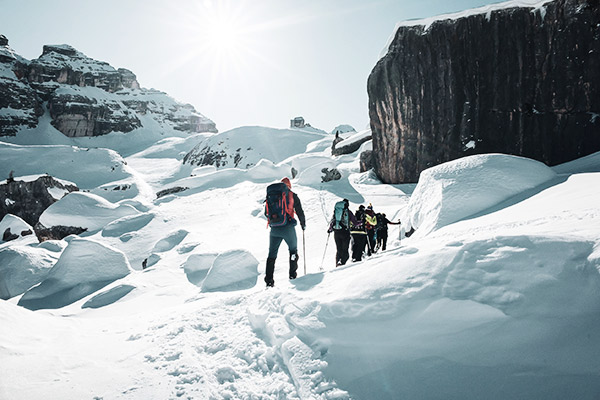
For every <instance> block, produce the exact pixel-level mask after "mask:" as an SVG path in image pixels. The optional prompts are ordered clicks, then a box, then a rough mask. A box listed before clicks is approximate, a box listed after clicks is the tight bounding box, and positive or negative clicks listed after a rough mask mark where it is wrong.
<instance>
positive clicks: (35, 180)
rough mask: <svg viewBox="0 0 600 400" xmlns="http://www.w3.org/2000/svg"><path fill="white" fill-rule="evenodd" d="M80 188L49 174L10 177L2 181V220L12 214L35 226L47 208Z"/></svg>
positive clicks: (0, 205) (0, 183) (0, 187)
mask: <svg viewBox="0 0 600 400" xmlns="http://www.w3.org/2000/svg"><path fill="white" fill-rule="evenodd" d="M78 190H79V188H78V187H77V186H75V185H74V184H71V183H70V182H66V181H60V180H58V179H54V178H53V177H51V176H49V175H42V176H39V177H36V176H32V177H24V178H16V179H13V178H9V179H7V180H5V181H4V182H0V220H1V219H2V218H4V216H5V215H6V214H12V215H16V216H18V217H20V218H21V219H23V220H24V221H25V222H27V223H28V224H29V225H31V226H35V225H36V224H37V222H38V220H39V219H40V215H42V213H43V212H44V210H46V208H48V207H50V205H52V204H53V203H55V202H57V201H58V200H60V199H61V198H62V197H63V196H64V195H65V194H67V193H71V192H74V191H78Z"/></svg>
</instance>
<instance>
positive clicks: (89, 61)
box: [0, 35, 217, 138]
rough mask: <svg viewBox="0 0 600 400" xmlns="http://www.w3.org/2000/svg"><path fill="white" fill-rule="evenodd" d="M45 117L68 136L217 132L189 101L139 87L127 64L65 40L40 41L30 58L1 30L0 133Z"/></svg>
mask: <svg viewBox="0 0 600 400" xmlns="http://www.w3.org/2000/svg"><path fill="white" fill-rule="evenodd" d="M46 115H47V116H48V118H46V119H44V116H46ZM46 120H47V121H48V122H46ZM44 123H49V124H50V125H51V126H52V127H53V128H55V129H56V130H58V131H60V132H61V133H62V134H63V135H65V136H67V137H71V138H77V137H93V136H101V135H105V134H108V133H111V132H123V133H127V132H131V131H134V130H136V129H140V128H142V129H143V128H146V129H152V130H154V131H161V134H163V135H164V134H165V133H166V134H167V136H170V135H169V133H170V132H171V133H175V134H176V133H177V132H179V136H180V135H181V133H185V132H188V133H197V132H217V128H216V125H215V123H214V122H213V121H211V120H210V119H209V118H207V117H205V116H204V115H202V114H200V113H199V112H198V111H196V109H195V108H194V107H193V106H192V105H190V104H183V103H180V102H178V101H176V100H174V99H173V98H171V97H169V96H168V95H167V94H166V93H164V92H160V91H158V90H155V89H144V88H141V87H140V84H139V83H138V81H137V79H136V75H135V74H134V73H133V72H131V71H129V70H127V69H124V68H119V69H115V68H113V67H112V66H111V65H109V64H108V63H106V62H103V61H98V60H94V59H93V58H90V57H87V56H86V55H85V54H83V53H81V52H79V51H78V50H76V49H74V48H73V47H71V46H69V45H64V44H63V45H47V46H44V47H43V51H42V55H41V56H40V57H38V58H37V59H35V60H31V61H29V60H27V59H25V58H23V57H21V56H20V55H19V54H17V53H16V52H15V51H14V50H13V49H12V48H10V47H9V45H8V39H7V38H6V37H5V36H3V35H0V138H1V137H7V136H16V135H18V134H19V132H21V131H23V130H27V129H32V128H36V127H39V125H40V124H44Z"/></svg>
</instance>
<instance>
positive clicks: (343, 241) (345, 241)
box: [327, 199, 358, 267]
mask: <svg viewBox="0 0 600 400" xmlns="http://www.w3.org/2000/svg"><path fill="white" fill-rule="evenodd" d="M349 204H350V203H349V201H348V199H344V200H341V201H338V202H337V203H335V207H334V209H333V216H332V217H331V222H330V223H329V229H328V230H327V233H331V232H333V238H334V239H335V247H336V249H337V251H336V253H335V266H336V267H337V266H339V265H344V264H346V261H348V258H349V257H350V255H349V254H348V247H349V246H350V226H351V225H353V224H354V225H358V221H357V220H356V218H355V217H354V214H352V211H350V209H349V208H348V205H349Z"/></svg>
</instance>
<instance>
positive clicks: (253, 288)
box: [0, 130, 600, 400]
mask: <svg viewBox="0 0 600 400" xmlns="http://www.w3.org/2000/svg"><path fill="white" fill-rule="evenodd" d="M263 131H266V130H263ZM241 136H242V135H237V136H236V137H235V138H231V139H230V143H229V148H231V149H234V150H235V149H236V148H239V147H243V144H242V143H243V140H242V139H239V140H240V142H236V140H238V138H239V137H241ZM244 140H245V139H244ZM289 140H291V141H292V142H293V143H292V144H291V146H292V148H294V149H296V152H297V153H296V154H290V155H289V156H288V155H284V156H281V158H278V159H276V160H263V161H260V162H258V160H257V162H256V165H254V166H253V167H250V168H248V169H246V168H244V169H237V168H220V169H215V168H214V167H201V168H194V167H193V166H190V165H181V163H180V159H181V158H180V157H181V148H180V147H179V145H180V144H181V143H180V142H179V141H178V140H166V141H164V142H162V143H160V144H157V145H156V146H153V147H151V148H149V149H148V150H147V151H145V152H142V153H138V154H135V155H133V156H130V157H126V158H125V161H126V162H127V166H126V167H127V168H128V171H130V172H129V174H130V175H131V176H135V177H136V179H138V180H140V181H142V182H144V183H145V185H146V186H147V187H149V188H150V189H149V190H147V191H140V192H139V193H138V194H136V195H135V196H134V197H132V198H126V199H120V200H119V199H114V200H111V202H112V203H113V205H109V206H107V207H108V208H109V209H112V207H113V206H115V205H121V206H122V205H128V204H129V205H133V206H134V207H135V208H136V210H137V211H138V213H136V214H133V215H125V216H122V217H119V216H116V217H115V220H113V221H110V222H109V220H110V219H111V218H108V219H106V220H104V219H102V220H101V218H97V219H95V218H94V216H96V215H100V214H98V210H99V207H101V205H102V204H103V203H102V202H101V201H97V202H95V203H93V204H91V203H88V202H83V201H82V202H79V204H78V206H79V207H82V209H83V208H86V207H87V210H88V213H87V214H88V217H89V218H93V219H95V220H96V221H97V222H98V224H99V226H98V227H96V231H94V232H89V233H84V234H82V235H81V236H83V238H82V239H72V238H66V239H68V240H63V241H58V242H55V243H48V242H44V243H48V244H45V245H44V244H31V245H29V246H30V248H31V249H34V248H37V247H41V246H42V245H44V247H43V249H45V250H47V251H52V257H51V258H52V260H56V259H59V261H52V262H53V263H55V265H56V271H54V272H52V270H50V272H48V270H47V269H46V270H44V271H45V272H46V273H48V276H49V277H52V276H54V277H59V278H60V279H57V280H56V282H52V281H48V280H44V281H43V282H42V284H40V285H39V286H35V287H34V288H33V289H32V291H33V292H34V293H35V292H38V293H40V292H43V294H49V295H50V296H53V297H52V299H58V300H61V301H66V300H69V301H73V302H72V303H71V304H69V305H66V306H64V307H61V308H56V309H46V310H38V311H30V310H28V309H25V308H23V307H21V306H18V305H17V303H18V302H19V300H20V299H21V298H26V296H32V297H34V294H30V295H27V294H25V295H23V296H22V297H21V296H20V295H18V296H14V297H12V298H10V299H9V300H6V301H0V337H2V342H1V343H0V357H1V359H2V363H0V398H10V399H17V400H18V399H31V398H41V397H52V398H61V399H81V398H104V399H109V398H110V399H146V398H157V399H158V398H160V399H167V398H191V399H211V398H214V399H226V398H264V399H284V398H285V399H344V398H353V399H384V398H407V399H424V398H444V399H481V398H485V399H507V398H527V399H565V398H577V399H590V400H592V399H597V398H598V396H599V395H600V382H599V381H598V379H597V373H598V370H599V368H600V361H599V360H600V357H599V356H600V340H598V339H597V335H596V332H597V331H598V330H599V329H600V322H599V321H598V318H597V315H598V312H599V311H600V241H599V239H598V232H599V231H600V208H599V207H598V205H597V199H598V198H599V195H600V174H599V173H597V172H587V171H592V170H594V168H595V167H598V166H600V164H597V165H596V166H594V165H592V164H593V162H592V161H590V160H592V158H588V159H586V160H585V161H582V163H581V164H577V163H574V164H571V165H569V166H568V171H562V172H560V168H558V167H557V168H555V169H554V171H555V173H557V174H558V175H555V174H554V172H552V171H549V170H547V169H545V168H543V171H541V169H540V168H539V166H538V165H537V164H536V165H533V164H532V163H530V162H529V161H528V160H523V159H518V158H515V157H510V156H502V155H495V156H493V157H489V159H488V160H486V162H481V160H475V159H473V160H471V161H469V160H465V162H464V163H457V164H454V165H450V166H448V169H447V170H446V172H447V173H446V174H435V173H432V174H430V179H424V180H423V181H421V182H419V184H418V185H417V187H416V188H415V185H383V184H380V183H379V182H378V181H377V179H376V178H374V176H373V175H372V174H371V173H370V172H367V173H359V172H358V154H359V152H360V150H359V151H357V152H355V153H353V154H349V155H344V156H340V157H332V156H331V155H330V151H331V150H330V149H331V144H332V140H333V137H331V136H325V137H317V138H315V141H314V142H313V143H310V144H308V145H307V144H306V138H305V137H304V136H303V135H302V134H299V135H298V137H297V142H294V140H296V137H294V136H290V138H289ZM265 143H269V142H268V141H267V140H264V141H260V140H257V141H256V142H255V144H254V147H253V148H254V149H255V151H256V153H257V154H258V153H261V154H271V153H268V152H269V151H270V149H268V148H262V146H267V145H266V144H265ZM367 145H368V143H365V144H363V146H367ZM236 146H237V147H236ZM7 148H8V149H11V148H14V149H15V151H19V149H20V147H19V146H17V147H7ZM305 149H308V150H307V151H306V152H305ZM7 151H8V150H7ZM261 158H262V157H261ZM490 160H491V161H490ZM595 160H597V158H595ZM473 165H478V166H481V168H473ZM325 166H327V167H335V168H337V169H338V170H339V171H341V176H342V178H341V179H340V180H338V181H332V182H326V183H323V182H321V169H322V168H323V167H325ZM498 166H502V168H498ZM292 167H294V169H295V170H296V172H297V175H296V178H295V179H292V189H293V190H294V191H295V192H296V193H297V194H298V195H299V197H300V199H301V201H302V205H303V208H304V211H305V214H306V217H307V228H306V231H304V232H302V231H301V230H300V229H297V233H298V239H299V249H300V253H301V258H300V270H299V272H300V274H299V277H298V278H297V279H295V280H293V281H289V280H288V276H287V275H288V271H287V248H286V246H285V244H283V245H282V248H281V249H280V252H279V257H278V259H277V263H276V269H275V287H274V288H272V289H268V290H267V289H265V288H264V286H265V285H264V282H263V279H262V278H263V274H264V268H265V260H266V257H267V250H268V232H269V231H268V229H267V228H266V220H265V218H264V217H263V200H264V197H265V188H266V186H267V184H268V183H271V182H274V181H278V180H279V179H281V178H282V177H283V176H284V175H287V176H289V177H290V178H291V168H292ZM488 167H489V168H488ZM578 168H579V169H578ZM502 171H511V173H512V180H513V181H514V182H515V185H513V186H512V187H511V185H510V182H508V184H507V185H506V186H503V189H504V190H497V191H494V192H493V193H492V195H487V194H488V193H487V192H486V195H487V196H486V199H487V200H486V202H485V204H483V203H482V202H481V201H478V200H477V198H476V196H478V194H480V193H481V192H482V191H490V190H491V189H490V187H489V183H488V181H487V180H486V179H484V177H485V176H487V175H485V174H486V173H487V172H489V173H490V174H492V175H493V176H494V177H496V178H498V177H500V178H501V177H503V176H505V175H504V174H502V173H500V172H502ZM535 171H538V172H539V173H535ZM192 173H193V174H194V175H195V176H189V175H190V174H192ZM73 175H74V176H72V177H71V179H69V180H72V181H74V182H76V183H78V184H80V183H79V182H78V181H77V180H78V179H80V180H81V177H78V176H76V174H73ZM532 176H533V177H532ZM540 176H543V177H546V178H548V179H549V180H548V179H540V178H539V177H540ZM73 178H75V179H73ZM534 178H535V179H538V180H535V179H534ZM95 179H96V181H97V182H98V185H104V184H107V183H110V182H109V181H110V178H108V179H100V178H99V177H97V178H95ZM533 180H535V182H533V183H534V184H538V183H542V185H538V186H535V185H534V186H535V187H533V188H532V185H528V184H523V183H532V181H533ZM88 182H89V180H88ZM502 182H505V183H506V180H503V181H502ZM517 183H518V184H517ZM176 185H179V186H184V185H187V187H189V189H188V190H185V191H182V192H179V193H173V194H170V195H167V196H165V197H161V198H160V199H156V196H155V194H154V193H155V192H157V191H159V190H162V189H166V188H169V187H172V186H176ZM439 187H442V188H443V189H444V188H445V190H441V191H440V190H438V189H437V188H439ZM90 189H91V190H95V189H93V188H92V187H90ZM413 190H414V192H415V193H438V195H439V196H438V197H434V196H430V197H426V198H425V199H424V203H423V207H424V208H425V207H429V209H430V210H433V209H435V205H436V204H437V205H438V211H439V210H442V211H443V213H441V214H440V213H438V214H435V213H429V214H428V215H431V216H433V215H434V214H435V215H438V216H439V215H442V214H443V216H444V224H438V225H436V229H435V230H433V231H430V232H429V233H427V234H425V233H424V232H425V231H424V230H423V231H421V230H420V229H417V232H418V233H416V234H415V235H413V236H411V237H410V238H405V237H404V236H403V235H401V233H402V232H399V229H398V227H396V226H390V228H389V236H390V240H389V243H388V250H386V251H385V252H378V253H376V254H374V255H373V256H371V257H367V258H365V259H364V261H362V262H358V263H352V262H350V263H348V264H347V265H345V266H342V267H338V268H336V267H335V266H334V265H335V244H334V241H333V237H328V235H327V232H326V230H327V226H328V222H329V218H330V216H331V212H332V210H333V205H334V204H335V202H336V201H338V200H339V199H340V198H342V197H345V198H348V199H349V200H350V203H351V209H353V210H354V209H356V207H358V205H359V204H365V205H368V204H369V203H372V205H373V207H374V209H375V210H376V211H378V212H384V213H386V215H387V217H388V218H389V219H390V220H397V219H398V218H400V217H401V216H403V215H410V213H409V201H410V195H411V193H412V192H413ZM459 193H468V194H469V196H466V198H464V199H462V200H461V201H462V202H463V203H466V205H465V206H464V207H456V202H457V199H459V196H458V194H459ZM69 196H73V195H68V196H67V197H69ZM76 197H77V196H74V197H72V199H75V198H76ZM88 197H89V198H92V199H93V198H94V197H93V196H88ZM425 200H427V202H425ZM434 200H435V201H434ZM447 202H450V203H449V204H450V206H449V207H446V205H448V203H447ZM55 204H56V205H60V202H58V203H55ZM65 204H66V202H65V203H63V205H65ZM452 204H454V206H452ZM70 208H71V207H64V208H63V209H62V210H63V211H61V212H65V213H66V210H68V209H70ZM465 210H467V211H468V212H466V211H465ZM459 211H460V212H459ZM83 213H84V212H83V211H81V210H79V211H78V212H77V214H79V215H83ZM465 217H466V219H465ZM434 219H435V218H434ZM436 221H439V218H438V220H436ZM404 223H405V224H406V221H404ZM100 225H102V227H100ZM403 229H404V228H403ZM420 231H421V232H420ZM400 238H401V240H400ZM67 242H68V243H67ZM11 246H12V247H11ZM16 246H17V245H16V244H15V245H11V244H10V242H9V243H6V244H3V245H2V247H0V277H1V276H2V275H1V274H2V268H3V265H4V264H3V263H2V260H4V259H5V258H3V257H6V256H5V252H6V251H8V250H7V249H14V251H20V252H21V253H23V256H25V254H24V253H25V252H24V251H23V250H22V247H19V248H18V247H16ZM19 246H22V244H20V245H19ZM95 246H102V247H101V248H102V251H100V253H99V254H102V255H103V256H102V257H98V259H95V258H94V257H93V256H91V257H89V256H88V254H85V255H81V256H82V257H83V256H85V257H86V258H85V263H83V264H79V265H78V264H77V263H76V260H77V259H79V258H78V257H79V255H78V254H79V252H81V251H82V249H83V250H85V249H86V248H91V247H95ZM69 248H71V249H70V250H69ZM49 249H52V250H49ZM304 249H305V251H304ZM84 253H85V252H84ZM91 254H95V252H92V253H91ZM120 254H122V255H124V257H125V261H123V260H122V259H121V258H120V257H121V256H120ZM41 256H42V254H41V252H39V251H37V252H36V253H35V254H34V257H32V258H30V259H28V260H33V261H35V259H36V257H41ZM109 256H110V257H115V259H119V260H121V261H118V263H116V264H118V265H121V266H127V264H126V263H128V264H129V265H130V266H131V268H132V269H133V271H132V272H131V273H129V274H127V275H126V276H125V277H123V278H120V279H116V280H114V281H113V282H112V283H108V284H106V285H105V286H104V287H102V288H101V289H98V290H96V291H94V292H93V293H89V292H85V291H81V292H78V291H77V288H76V287H74V286H73V285H72V284H73V283H76V282H74V281H73V280H72V279H71V277H72V276H75V274H82V275H83V276H84V277H82V281H85V282H88V283H90V284H87V285H86V284H84V285H83V287H85V288H86V289H89V288H90V287H92V286H94V285H95V283H94V282H96V280H95V277H97V276H99V274H101V271H103V270H104V266H105V264H106V263H107V260H108V258H110V257H109ZM11 257H14V255H11ZM107 257H108V258H107ZM47 260H48V259H47ZM125 262H126V263H125ZM304 262H306V272H307V274H306V275H305V274H304ZM144 264H145V265H146V266H147V268H146V269H144V270H142V265H144ZM24 265H25V263H24ZM64 265H68V266H69V268H68V269H67V268H65V267H64ZM321 266H322V267H323V271H320V267H321ZM41 267H43V266H41ZM67 270H68V271H70V272H69V273H68V274H67V273H66V272H65V271H67ZM61 271H62V272H61ZM119 271H121V272H123V271H125V269H123V268H121V269H119ZM108 272H110V271H108ZM257 274H258V275H257ZM109 275H110V276H111V277H110V279H111V280H112V279H114V278H117V275H118V274H116V275H113V274H112V273H111V274H109ZM86 279H87V280H86ZM66 281H68V283H69V284H68V285H67V284H66V283H65V282H66ZM36 288H40V289H36ZM50 288H55V289H56V290H50ZM93 289H95V288H93ZM10 293H12V292H10ZM77 293H79V294H81V295H83V297H81V298H80V299H79V300H75V299H76V297H79V296H75V295H76V294H77ZM36 298H37V297H36ZM55 306H56V305H55ZM35 308H38V307H37V306H36V307H35Z"/></svg>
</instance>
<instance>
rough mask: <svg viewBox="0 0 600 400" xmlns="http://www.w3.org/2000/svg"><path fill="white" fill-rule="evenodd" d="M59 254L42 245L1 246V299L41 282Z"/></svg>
mask: <svg viewBox="0 0 600 400" xmlns="http://www.w3.org/2000/svg"><path fill="white" fill-rule="evenodd" d="M59 255H60V254H57V253H55V252H53V251H50V250H47V249H44V248H41V247H33V246H24V245H12V246H10V247H6V246H3V247H0V299H3V300H7V299H10V298H12V297H14V296H17V295H20V294H22V293H24V292H25V291H26V290H28V289H29V288H30V287H32V286H33V285H36V284H38V283H40V282H41V281H42V280H43V279H44V278H45V277H46V275H48V272H49V271H50V268H52V266H53V265H54V264H55V263H56V261H57V260H58V257H59Z"/></svg>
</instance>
